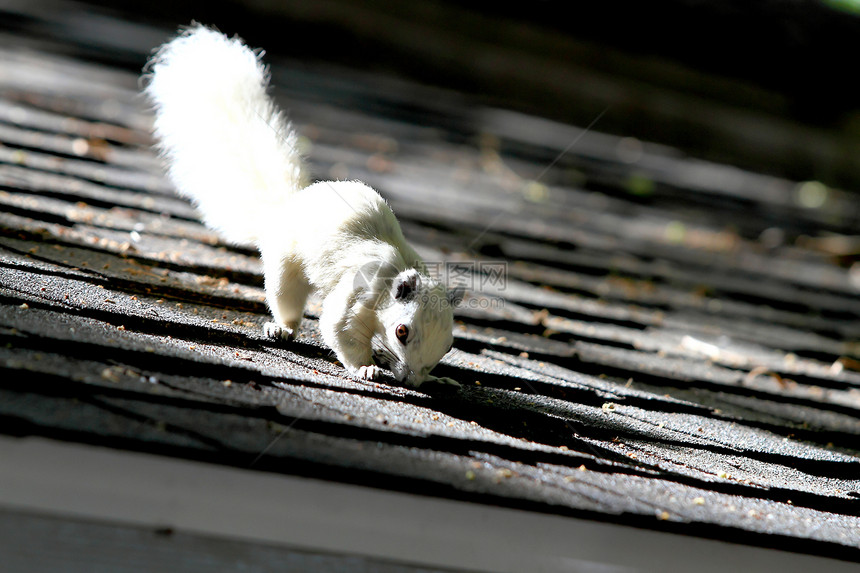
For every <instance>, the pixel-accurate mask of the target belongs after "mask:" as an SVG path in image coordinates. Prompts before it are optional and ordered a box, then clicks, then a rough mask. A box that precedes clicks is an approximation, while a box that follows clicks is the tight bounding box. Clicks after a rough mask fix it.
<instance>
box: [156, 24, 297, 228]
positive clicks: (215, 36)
mask: <svg viewBox="0 0 860 573" xmlns="http://www.w3.org/2000/svg"><path fill="white" fill-rule="evenodd" d="M148 66H149V70H150V72H151V73H150V74H149V75H148V76H147V79H148V85H147V87H146V95H147V96H148V97H149V98H150V100H151V101H152V102H153V103H154V104H155V110H156V118H155V134H156V136H157V137H158V140H159V147H160V149H161V150H162V152H163V153H164V156H165V157H166V159H167V161H168V169H169V174H170V178H171V179H172V180H173V183H174V184H175V185H176V187H177V189H178V191H179V192H180V193H181V194H182V195H185V196H187V197H189V198H191V199H192V200H193V201H194V202H195V203H196V204H197V205H198V206H199V208H200V210H201V212H202V213H203V217H204V219H205V221H206V223H207V224H208V225H210V226H211V227H213V228H215V229H217V230H218V231H220V232H221V233H222V234H223V235H224V236H225V237H226V238H227V239H228V240H230V241H234V242H256V239H257V236H258V234H259V232H260V231H261V227H262V225H265V224H266V223H267V221H268V219H267V217H266V216H267V215H269V214H271V213H272V212H276V209H277V207H278V205H279V204H280V203H282V202H283V201H284V200H285V199H286V198H287V197H288V196H289V195H290V194H291V193H292V192H293V191H295V190H296V189H299V188H301V187H302V186H303V185H304V181H303V177H302V169H301V158H300V156H299V154H298V153H297V151H296V143H297V141H296V139H297V138H296V135H295V133H294V132H293V131H292V129H291V128H290V125H289V123H288V122H287V121H286V119H285V117H284V116H283V114H282V113H281V112H280V111H279V110H278V109H277V107H276V106H275V105H274V103H273V102H272V100H271V99H270V98H269V96H268V94H267V93H266V90H267V88H268V83H269V78H268V73H267V70H266V68H265V66H263V64H262V63H261V62H260V57H259V55H258V54H257V53H255V52H254V51H252V50H251V49H249V48H248V47H247V46H245V45H244V44H242V42H241V40H239V39H238V38H234V39H230V38H227V37H226V36H224V35H223V34H221V33H220V32H217V31H215V30H212V29H209V28H206V27H205V26H201V25H193V26H192V27H190V28H189V29H187V30H186V31H184V32H183V33H182V34H181V35H180V36H178V37H177V38H176V39H174V40H173V41H171V42H169V43H167V44H165V45H163V46H162V47H161V48H160V49H159V50H158V51H157V52H156V54H155V55H154V56H153V58H152V60H151V61H150V63H149V65H148Z"/></svg>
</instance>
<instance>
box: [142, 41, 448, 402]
mask: <svg viewBox="0 0 860 573" xmlns="http://www.w3.org/2000/svg"><path fill="white" fill-rule="evenodd" d="M150 65H151V70H152V73H151V75H150V76H149V85H148V87H147V89H146V93H147V95H148V96H149V97H150V98H151V100H152V101H153V102H154V104H155V109H156V120H155V132H156V135H157V137H158V138H159V140H160V147H161V149H162V151H163V153H164V155H165V157H166V159H167V161H168V165H169V174H170V177H171V178H172V180H173V181H174V183H175V185H176V187H177V189H178V190H179V192H180V193H181V194H183V195H185V196H187V197H189V198H191V199H192V200H193V201H194V202H195V203H196V204H197V205H198V207H199V209H200V210H201V212H202V213H203V217H204V219H205V221H206V223H207V224H209V225H210V226H212V227H213V228H215V229H217V230H219V231H220V232H222V233H223V234H224V236H226V237H227V238H228V239H229V240H231V241H236V242H253V243H255V244H256V245H257V246H258V247H259V249H260V253H261V257H262V261H263V271H264V278H265V285H266V297H267V301H268V303H269V307H270V309H271V311H272V314H273V315H274V323H269V324H267V325H266V326H265V332H266V333H267V334H269V335H270V336H275V337H282V338H287V339H289V338H291V337H292V336H293V335H294V333H295V332H296V329H297V328H298V326H299V323H300V322H301V319H302V312H303V310H304V306H305V302H306V299H307V296H308V294H309V293H310V291H311V290H316V291H318V292H319V293H320V295H321V296H322V298H323V311H322V315H321V317H320V329H321V331H322V334H323V338H324V340H325V342H326V343H327V344H328V345H329V346H330V347H331V348H332V349H333V350H334V351H335V353H336V354H337V357H338V358H339V359H340V361H341V362H342V363H343V365H344V366H345V367H346V368H347V369H348V370H349V371H350V372H351V373H353V374H354V375H356V376H359V377H362V378H374V377H376V376H377V374H378V372H379V369H378V368H377V367H376V366H375V365H374V362H373V356H374V354H376V355H384V357H385V361H386V362H387V363H388V365H390V367H391V368H392V371H393V372H394V374H395V376H396V377H397V379H398V380H404V381H406V382H408V383H410V384H413V385H416V386H417V385H419V384H421V382H423V381H424V380H425V379H427V377H428V373H429V370H430V369H432V367H433V366H435V365H436V363H437V362H438V361H439V360H440V359H441V357H442V355H443V354H445V352H447V350H448V348H449V347H450V344H451V342H452V340H453V338H452V334H451V330H452V325H453V317H452V316H453V315H452V306H451V304H450V303H449V300H448V295H447V292H446V290H445V287H444V286H443V285H441V284H440V283H439V282H437V281H435V280H433V279H431V278H430V277H428V276H427V273H426V268H425V266H424V263H423V262H422V261H421V259H420V257H419V256H418V254H417V253H416V252H415V251H414V250H413V249H412V247H410V246H409V245H408V244H407V242H406V240H405V238H404V237H403V233H402V232H401V230H400V225H399V223H398V222H397V219H396V218H395V216H394V213H392V211H391V208H390V207H389V206H388V204H387V203H386V202H385V201H384V200H383V199H382V197H380V196H379V194H378V193H376V191H374V190H373V189H371V188H370V187H368V186H366V185H364V184H363V183H359V182H355V181H326V182H319V183H315V184H313V185H311V186H309V187H304V180H303V176H302V168H301V158H300V157H299V154H298V153H297V152H296V150H295V145H296V135H295V134H294V133H293V131H292V130H291V129H290V126H289V124H288V123H287V121H286V120H285V119H284V117H283V114H282V113H281V112H280V111H279V110H278V109H277V108H276V107H275V105H274V103H273V102H272V101H271V99H270V98H269V97H268V96H267V94H266V90H267V88H268V77H267V73H266V69H265V67H264V66H263V65H262V64H261V63H260V60H259V57H258V56H257V54H255V53H254V52H252V51H251V50H250V49H248V48H247V47H246V46H244V45H243V44H242V43H241V41H240V40H238V39H232V40H231V39H228V38H227V37H225V36H224V35H223V34H220V33H218V32H215V31H213V30H210V29H208V28H205V27H203V26H194V27H192V28H190V29H188V30H187V31H185V32H184V33H182V34H181V35H180V36H179V37H177V38H176V39H175V40H173V41H172V42H169V43H168V44H165V45H164V46H162V47H161V49H160V50H158V52H157V53H156V55H155V56H154V57H153V60H152V62H151V63H150ZM374 265H376V266H380V265H381V266H383V267H385V268H387V269H390V272H388V273H382V274H380V275H379V276H375V275H374V277H373V280H371V281H369V282H368V281H364V282H362V281H357V280H356V277H357V275H359V273H360V272H362V269H366V268H368V267H369V266H370V267H373V266H374ZM415 273H417V274H418V275H419V280H415V279H414V277H413V282H414V283H415V284H416V285H419V287H420V288H419V290H418V292H416V293H413V295H414V296H411V297H410V298H409V299H408V300H405V299H403V300H401V299H398V298H397V297H396V296H395V294H396V292H398V291H397V287H398V284H399V283H400V282H402V281H403V280H405V277H409V276H413V275H414V274H415ZM398 325H405V326H406V327H408V329H409V332H410V336H409V338H408V341H407V344H405V345H404V344H402V343H401V342H400V341H399V340H398V339H397V336H396V334H395V331H396V328H397V326H398Z"/></svg>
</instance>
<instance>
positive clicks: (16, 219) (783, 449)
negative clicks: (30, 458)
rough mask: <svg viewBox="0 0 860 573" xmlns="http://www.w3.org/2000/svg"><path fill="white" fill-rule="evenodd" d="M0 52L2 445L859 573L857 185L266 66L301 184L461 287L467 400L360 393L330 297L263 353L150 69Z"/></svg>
mask: <svg viewBox="0 0 860 573" xmlns="http://www.w3.org/2000/svg"><path fill="white" fill-rule="evenodd" d="M24 44H25V42H22V43H21V45H24ZM2 46H3V47H2V48H0V203H2V209H0V336H2V342H3V344H2V346H0V368H2V370H0V430H2V434H4V435H5V438H4V440H9V439H12V440H20V439H23V438H25V437H29V438H33V437H38V438H47V439H50V440H54V441H61V442H70V443H79V444H89V445H95V446H104V447H108V448H111V449H116V450H122V451H130V452H143V453H148V454H157V455H159V456H167V457H173V458H180V459H185V460H194V461H201V462H206V463H208V464H215V465H218V466H224V467H229V468H236V469H240V470H243V471H245V472H268V473H272V474H288V475H294V476H305V477H313V478H320V479H323V480H328V481H332V482H345V483H350V484H358V485H364V486H371V487H373V488H380V489H383V490H393V491H399V492H406V493H420V494H421V495H422V496H431V497H437V498H448V499H453V500H461V501H470V502H475V503H478V504H487V505H493V506H501V507H508V508H516V509H522V510H527V511H530V512H537V513H544V514H557V515H560V516H566V517H571V518H582V519H586V520H592V521H594V522H604V523H609V524H619V525H632V526H635V527H638V528H642V529H647V530H654V531H664V532H674V533H682V534H683V535H684V536H689V537H690V538H706V539H716V540H724V541H731V542H734V543H738V544H744V545H748V546H754V547H771V548H777V549H782V550H787V551H792V552H797V553H804V554H809V555H818V556H824V557H832V558H836V559H842V560H847V561H854V560H857V559H858V557H860V517H858V516H859V515H860V500H859V499H858V498H860V419H858V412H860V372H858V370H860V346H858V342H857V341H858V339H860V300H858V296H857V295H858V290H860V275H858V269H857V266H856V264H855V265H854V266H853V267H852V266H851V257H852V256H854V255H856V253H857V245H856V237H853V236H852V235H853V234H856V229H857V228H858V222H860V197H858V196H857V195H856V194H852V193H849V192H845V191H840V190H838V189H833V188H828V187H826V186H824V185H823V184H820V183H817V182H795V181H788V180H784V179H780V178H778V177H774V176H769V175H765V174H761V173H755V172H750V171H743V170H740V169H737V168H733V167H730V166H726V165H721V164H716V163H709V162H704V161H701V160H696V159H694V158H691V157H688V156H685V155H684V153H682V152H681V151H679V150H678V149H673V148H668V147H664V146H659V145H654V144H649V143H648V142H641V141H638V140H635V139H631V138H624V137H618V136H614V135H608V134H604V133H600V122H599V121H598V122H597V123H596V124H595V126H594V127H593V128H592V129H589V130H586V129H583V128H576V127H572V126H567V125H562V124H558V123H554V122H550V121H547V120H542V119H539V118H536V117H531V116H526V115H521V114H517V113H514V112H510V111H505V110H500V109H493V108H487V107H481V106H476V105H474V104H472V103H471V102H470V101H469V100H468V99H467V98H465V97H463V96H460V95H458V94H456V93H452V92H445V91H440V90H434V89H430V88H418V87H416V86H414V85H411V84H407V83H405V82H401V81H395V80H390V79H380V78H378V77H375V76H373V77H371V76H364V75H360V74H354V73H346V72H344V73H342V74H341V75H338V73H337V72H333V71H332V70H325V71H322V70H309V69H299V68H296V67H291V66H290V65H288V64H283V63H281V64H276V65H275V66H274V67H273V78H274V79H273V81H274V83H275V84H276V86H278V89H279V90H280V91H277V92H276V95H277V96H278V98H279V99H280V100H281V102H282V103H283V104H284V107H286V108H287V109H289V110H290V114H291V117H292V118H293V120H294V122H295V124H296V126H297V128H298V129H299V131H300V132H301V133H302V135H303V145H304V147H305V150H306V153H307V156H308V159H309V162H310V164H311V166H312V169H313V172H314V174H315V175H316V176H317V177H319V178H329V177H335V178H355V179H360V180H364V181H367V182H368V183H370V184H371V185H373V186H375V187H376V188H378V189H379V191H380V192H381V193H382V194H383V195H384V196H385V197H386V198H387V199H389V200H390V202H391V204H392V206H393V208H394V210H395V212H396V213H397V214H398V216H399V217H400V219H401V222H402V224H403V228H404V231H405V233H406V235H407V236H408V238H409V239H410V240H411V241H412V242H413V244H414V245H415V246H416V247H417V248H418V249H419V251H420V252H421V254H422V255H423V256H424V257H425V258H426V259H427V260H428V261H430V262H431V264H432V265H435V268H437V269H439V270H442V271H445V272H447V273H449V274H450V275H452V276H453V275H456V276H457V277H460V279H461V280H465V281H466V283H467V286H468V287H469V295H468V296H467V298H466V300H465V301H464V304H463V305H462V306H461V307H460V308H459V309H458V312H457V315H456V328H455V333H454V335H455V343H454V351H453V352H452V353H451V354H450V355H448V356H447V357H446V358H445V359H444V360H443V363H442V364H441V365H440V366H439V367H438V368H437V370H436V372H435V373H436V374H438V375H444V376H450V377H452V378H454V379H456V380H458V381H459V382H460V383H461V384H462V387H461V388H459V389H456V388H449V387H438V386H434V385H432V384H428V385H425V386H422V387H421V388H418V389H412V388H407V387H403V386H402V385H399V384H397V383H396V382H395V381H394V379H393V378H391V377H390V376H388V377H385V378H384V379H383V380H381V381H378V382H363V381H356V380H354V379H352V378H350V377H349V376H348V375H347V374H346V373H345V371H344V369H343V368H342V367H341V366H340V365H339V364H338V363H337V362H336V360H335V359H334V357H333V355H332V353H331V352H330V351H329V350H328V349H327V348H326V347H325V346H324V345H323V344H322V343H321V340H320V337H319V331H318V328H317V313H318V310H319V306H318V302H314V301H312V303H311V305H310V306H309V309H308V312H307V314H306V316H307V320H306V321H305V322H304V324H303V326H302V330H301V332H300V334H299V336H298V339H297V340H296V341H295V342H293V343H289V344H285V343H281V342H274V341H271V340H268V339H266V338H265V337H264V336H263V335H262V332H261V325H262V324H263V322H264V321H266V320H267V317H268V312H267V309H266V305H265V302H264V296H263V291H262V288H261V286H262V277H261V268H260V263H259V261H258V259H257V257H256V253H255V252H254V250H253V248H252V247H251V246H231V245H227V244H225V243H224V242H222V240H221V239H220V238H219V237H218V236H217V235H216V234H215V233H213V232H212V231H210V230H208V229H206V228H205V227H204V226H203V225H202V224H201V223H200V222H199V217H198V215H197V214H196V213H195V211H194V209H193V208H192V207H191V206H190V205H189V204H188V203H186V202H185V201H184V200H182V199H180V198H178V197H177V196H175V195H174V193H173V190H172V189H171V187H170V184H169V183H168V182H167V181H166V179H165V178H164V176H163V170H162V166H161V163H160V160H159V159H158V157H157V156H156V155H155V153H154V152H153V150H152V149H151V143H152V142H151V139H150V135H149V129H150V121H151V117H150V114H149V112H148V110H147V108H146V104H145V102H144V101H142V99H141V98H140V96H139V92H138V83H137V81H138V78H137V77H136V75H135V74H133V73H131V72H128V71H127V70H122V69H119V68H112V67H110V66H106V65H104V64H96V63H88V62H85V61H82V60H78V59H75V58H71V57H65V56H59V55H56V54H55V53H52V52H51V51H49V50H43V49H33V48H30V49H24V48H16V47H14V43H12V42H4V43H3V44H2ZM381 86H382V88H384V89H381ZM608 113H612V111H611V110H610V111H609V112H608ZM285 224H288V222H285ZM4 463H5V462H4ZM10 467H11V466H10ZM7 501H8V500H7ZM831 565H832V566H834V567H836V566H837V565H838V563H837V562H835V561H834V562H832V564H831ZM834 570H835V569H834Z"/></svg>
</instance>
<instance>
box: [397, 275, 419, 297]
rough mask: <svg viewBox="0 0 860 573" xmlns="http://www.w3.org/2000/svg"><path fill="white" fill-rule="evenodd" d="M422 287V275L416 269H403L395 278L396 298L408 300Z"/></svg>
mask: <svg viewBox="0 0 860 573" xmlns="http://www.w3.org/2000/svg"><path fill="white" fill-rule="evenodd" d="M420 287H421V275H419V274H418V271H416V270H415V269H409V270H407V271H403V272H402V273H400V274H399V275H397V278H396V279H395V280H394V298H395V299H396V300H400V301H407V300H409V299H411V298H413V297H414V296H415V295H416V294H417V293H418V289H419V288H420Z"/></svg>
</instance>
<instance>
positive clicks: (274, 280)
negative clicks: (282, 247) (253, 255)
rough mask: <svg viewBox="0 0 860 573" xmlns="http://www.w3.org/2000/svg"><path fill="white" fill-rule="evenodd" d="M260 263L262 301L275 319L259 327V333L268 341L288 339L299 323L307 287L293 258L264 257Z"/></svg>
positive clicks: (307, 284)
mask: <svg viewBox="0 0 860 573" xmlns="http://www.w3.org/2000/svg"><path fill="white" fill-rule="evenodd" d="M263 261H264V262H263V278H264V282H265V286H266V302H268V304H269V309H270V310H271V311H272V316H273V317H274V319H275V320H274V321H273V322H267V323H266V324H264V325H263V333H265V335H266V336H268V337H270V338H280V339H283V340H292V339H293V338H295V336H296V333H297V332H298V329H299V324H301V322H302V314H303V313H304V310H305V303H306V302H307V299H308V294H310V292H311V285H310V283H309V282H308V279H307V277H306V276H305V273H304V270H302V266H301V264H299V262H298V261H297V260H295V258H294V257H290V256H286V257H277V258H274V259H273V258H272V257H265V256H264V257H263Z"/></svg>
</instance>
